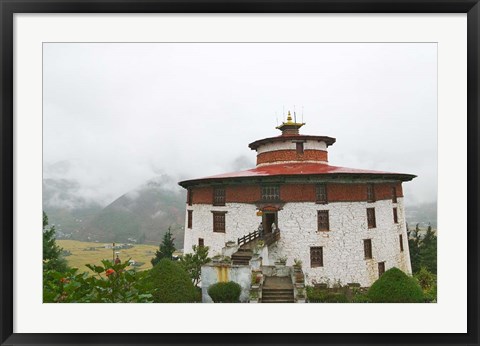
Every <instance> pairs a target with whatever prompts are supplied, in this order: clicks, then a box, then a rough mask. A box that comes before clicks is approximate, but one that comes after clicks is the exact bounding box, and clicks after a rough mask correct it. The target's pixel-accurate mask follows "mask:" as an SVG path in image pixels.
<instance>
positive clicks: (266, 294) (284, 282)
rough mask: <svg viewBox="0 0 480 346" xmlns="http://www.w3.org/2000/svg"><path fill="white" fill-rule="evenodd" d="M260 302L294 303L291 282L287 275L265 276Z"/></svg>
mask: <svg viewBox="0 0 480 346" xmlns="http://www.w3.org/2000/svg"><path fill="white" fill-rule="evenodd" d="M261 302H262V303H294V302H295V300H294V295H293V284H292V279H291V278H290V277H289V276H284V277H277V276H267V277H265V281H264V283H263V288H262V301H261Z"/></svg>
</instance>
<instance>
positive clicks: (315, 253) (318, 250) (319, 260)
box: [310, 246, 323, 268]
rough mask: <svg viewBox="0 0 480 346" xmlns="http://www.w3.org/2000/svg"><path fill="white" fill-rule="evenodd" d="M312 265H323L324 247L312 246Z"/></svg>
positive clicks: (312, 266)
mask: <svg viewBox="0 0 480 346" xmlns="http://www.w3.org/2000/svg"><path fill="white" fill-rule="evenodd" d="M310 267H311V268H315V267H323V247H321V246H314V247H311V248H310Z"/></svg>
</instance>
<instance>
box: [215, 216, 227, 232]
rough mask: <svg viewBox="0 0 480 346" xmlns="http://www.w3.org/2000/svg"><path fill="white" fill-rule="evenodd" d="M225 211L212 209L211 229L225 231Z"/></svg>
mask: <svg viewBox="0 0 480 346" xmlns="http://www.w3.org/2000/svg"><path fill="white" fill-rule="evenodd" d="M226 213H227V212H226V211H212V214H213V231H214V232H220V233H225V214H226Z"/></svg>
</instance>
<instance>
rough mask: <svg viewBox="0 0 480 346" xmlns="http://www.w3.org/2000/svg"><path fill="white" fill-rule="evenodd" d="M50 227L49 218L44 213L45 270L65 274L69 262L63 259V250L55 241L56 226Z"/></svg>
mask: <svg viewBox="0 0 480 346" xmlns="http://www.w3.org/2000/svg"><path fill="white" fill-rule="evenodd" d="M47 226H48V216H47V214H45V212H43V269H44V270H56V271H59V272H64V271H66V270H68V266H67V261H66V260H65V258H63V257H62V251H63V249H62V248H61V247H59V246H58V245H57V243H56V241H55V226H52V227H50V228H49V227H47Z"/></svg>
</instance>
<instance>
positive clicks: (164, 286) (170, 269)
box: [149, 258, 197, 303]
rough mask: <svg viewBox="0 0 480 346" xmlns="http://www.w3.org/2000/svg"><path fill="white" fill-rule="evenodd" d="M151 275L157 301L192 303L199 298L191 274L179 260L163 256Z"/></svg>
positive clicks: (153, 293) (154, 297)
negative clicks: (174, 260) (175, 260)
mask: <svg viewBox="0 0 480 346" xmlns="http://www.w3.org/2000/svg"><path fill="white" fill-rule="evenodd" d="M149 276H150V282H151V284H152V286H153V290H152V295H153V300H154V302H155V303H191V302H194V301H195V300H196V299H197V294H196V290H195V287H194V286H193V283H192V280H190V276H189V275H188V273H187V272H186V271H185V270H184V269H183V267H182V266H181V265H180V264H179V263H177V262H173V261H172V260H169V259H167V258H163V259H161V260H160V261H159V262H158V263H157V264H156V265H155V266H154V267H153V268H152V269H151V270H150V275H149Z"/></svg>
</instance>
